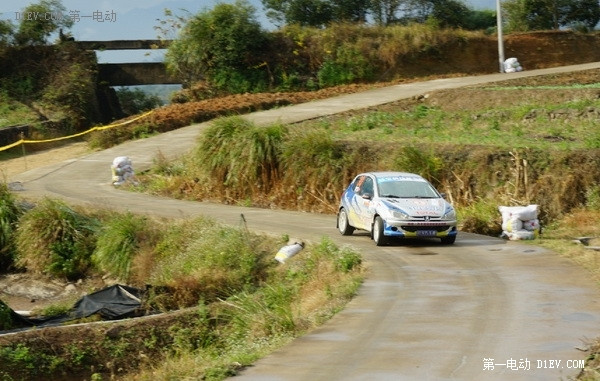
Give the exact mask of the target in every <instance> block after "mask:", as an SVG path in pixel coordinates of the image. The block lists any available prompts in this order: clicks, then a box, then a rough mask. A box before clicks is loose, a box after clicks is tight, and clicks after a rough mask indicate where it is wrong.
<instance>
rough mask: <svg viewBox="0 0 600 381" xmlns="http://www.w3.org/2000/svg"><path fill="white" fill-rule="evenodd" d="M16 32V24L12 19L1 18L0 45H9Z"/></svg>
mask: <svg viewBox="0 0 600 381" xmlns="http://www.w3.org/2000/svg"><path fill="white" fill-rule="evenodd" d="M14 33H15V32H14V26H13V24H12V23H11V22H10V20H0V46H6V45H9V44H10V43H11V42H12V39H13V35H14Z"/></svg>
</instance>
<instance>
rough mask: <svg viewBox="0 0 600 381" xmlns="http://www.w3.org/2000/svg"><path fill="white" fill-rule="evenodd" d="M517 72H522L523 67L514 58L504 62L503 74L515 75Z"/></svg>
mask: <svg viewBox="0 0 600 381" xmlns="http://www.w3.org/2000/svg"><path fill="white" fill-rule="evenodd" d="M517 71H523V67H522V66H521V64H520V63H519V61H517V59H516V58H514V57H511V58H507V59H506V60H504V72H505V73H515V72H517Z"/></svg>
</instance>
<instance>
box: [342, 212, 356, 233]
mask: <svg viewBox="0 0 600 381" xmlns="http://www.w3.org/2000/svg"><path fill="white" fill-rule="evenodd" d="M338 230H339V231H340V233H341V234H342V235H350V234H352V233H353V232H354V227H353V226H351V225H350V223H349V222H348V213H346V209H344V208H342V209H340V211H339V213H338Z"/></svg>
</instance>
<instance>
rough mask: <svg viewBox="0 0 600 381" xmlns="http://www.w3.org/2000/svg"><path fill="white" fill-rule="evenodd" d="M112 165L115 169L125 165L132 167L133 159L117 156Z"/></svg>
mask: <svg viewBox="0 0 600 381" xmlns="http://www.w3.org/2000/svg"><path fill="white" fill-rule="evenodd" d="M112 165H113V166H114V167H123V166H125V165H131V159H130V158H129V157H127V156H117V157H115V158H114V159H113V162H112Z"/></svg>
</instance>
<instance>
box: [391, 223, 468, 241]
mask: <svg viewBox="0 0 600 381" xmlns="http://www.w3.org/2000/svg"><path fill="white" fill-rule="evenodd" d="M457 233H458V230H457V229H456V221H455V220H439V221H412V220H389V221H384V229H383V235H385V236H388V237H419V238H421V237H422V238H427V237H440V238H443V237H448V236H453V235H454V236H455V235H456V234H457Z"/></svg>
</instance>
